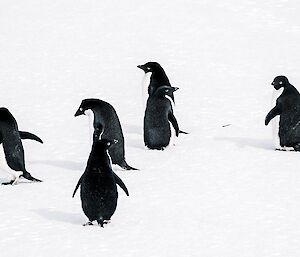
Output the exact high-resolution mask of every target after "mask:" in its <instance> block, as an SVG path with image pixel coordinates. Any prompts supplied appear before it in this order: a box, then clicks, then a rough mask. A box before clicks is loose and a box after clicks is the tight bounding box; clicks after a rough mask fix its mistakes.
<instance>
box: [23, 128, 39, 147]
mask: <svg viewBox="0 0 300 257" xmlns="http://www.w3.org/2000/svg"><path fill="white" fill-rule="evenodd" d="M19 133H20V137H21V139H31V140H35V141H37V142H39V143H41V144H43V140H42V139H40V138H39V137H38V136H36V135H35V134H32V133H30V132H26V131H19Z"/></svg>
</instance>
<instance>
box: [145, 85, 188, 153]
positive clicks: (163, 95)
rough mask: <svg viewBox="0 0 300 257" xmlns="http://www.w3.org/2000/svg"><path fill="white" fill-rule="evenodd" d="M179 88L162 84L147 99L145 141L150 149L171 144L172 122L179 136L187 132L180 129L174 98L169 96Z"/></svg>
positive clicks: (161, 148) (160, 148)
mask: <svg viewBox="0 0 300 257" xmlns="http://www.w3.org/2000/svg"><path fill="white" fill-rule="evenodd" d="M177 89H178V88H177V87H171V86H168V85H165V86H161V87H159V88H158V89H157V90H156V91H155V92H154V93H153V95H151V96H149V98H148V100H147V107H146V111H145V116H144V143H145V145H146V146H147V147H148V148H149V149H156V150H164V149H165V148H166V147H167V146H168V145H169V144H170V139H171V136H172V130H171V126H170V123H171V124H172V126H173V128H174V130H175V135H176V136H177V137H178V135H179V133H184V134H187V133H186V132H183V131H181V130H179V127H178V123H177V120H176V118H175V116H174V113H173V107H172V100H171V99H170V98H169V97H168V96H170V94H173V93H174V91H176V90H177Z"/></svg>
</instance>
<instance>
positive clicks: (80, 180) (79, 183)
mask: <svg viewBox="0 0 300 257" xmlns="http://www.w3.org/2000/svg"><path fill="white" fill-rule="evenodd" d="M83 175H84V173H83V174H82V175H81V177H80V179H79V180H78V182H77V185H76V187H75V189H74V192H73V195H72V198H74V196H75V194H76V191H77V189H78V187H79V186H80V185H81V182H82V178H83Z"/></svg>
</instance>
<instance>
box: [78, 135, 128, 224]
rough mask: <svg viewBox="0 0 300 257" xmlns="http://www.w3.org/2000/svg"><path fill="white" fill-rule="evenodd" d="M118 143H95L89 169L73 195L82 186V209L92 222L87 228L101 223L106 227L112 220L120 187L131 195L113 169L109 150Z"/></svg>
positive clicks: (87, 167)
mask: <svg viewBox="0 0 300 257" xmlns="http://www.w3.org/2000/svg"><path fill="white" fill-rule="evenodd" d="M114 144H117V140H113V141H110V140H107V139H100V140H94V142H93V146H92V150H91V153H90V156H89V159H88V162H87V166H86V169H85V171H84V173H83V175H82V176H81V178H80V179H79V181H78V183H77V185H76V187H75V190H74V192H73V196H72V197H74V196H75V194H76V191H77V189H78V187H79V186H80V198H81V206H82V210H83V212H84V214H85V215H86V216H87V217H88V220H89V221H88V222H87V223H85V224H84V226H86V225H93V221H97V223H98V225H100V226H101V227H103V224H105V223H107V222H108V221H109V220H110V218H111V216H112V215H113V214H114V212H115V210H116V208H117V201H118V191H117V185H119V186H120V187H121V188H122V189H123V190H124V192H125V193H126V195H127V196H129V193H128V189H127V188H126V186H125V184H124V182H123V181H122V180H121V179H120V178H119V177H118V176H117V175H116V174H115V173H114V172H113V170H112V168H111V161H110V158H109V153H108V149H109V148H110V147H113V145H114Z"/></svg>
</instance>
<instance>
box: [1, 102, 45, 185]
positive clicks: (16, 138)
mask: <svg viewBox="0 0 300 257" xmlns="http://www.w3.org/2000/svg"><path fill="white" fill-rule="evenodd" d="M21 139H33V140H36V141H38V142H42V140H41V139H40V138H39V137H37V136H36V135H34V134H31V133H29V132H22V131H19V130H18V125H17V122H16V120H15V118H14V117H13V115H12V114H11V113H10V111H9V110H8V109H7V108H4V107H1V108H0V162H1V166H2V169H4V170H6V171H8V172H9V173H11V174H12V175H13V177H14V179H12V180H11V181H9V182H4V183H2V184H3V185H16V184H17V183H18V182H19V179H20V177H24V178H26V179H28V180H30V181H34V182H42V181H41V180H39V179H37V178H34V177H32V176H31V174H30V173H29V172H28V171H27V170H26V168H25V160H24V149H23V145H22V141H21Z"/></svg>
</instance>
